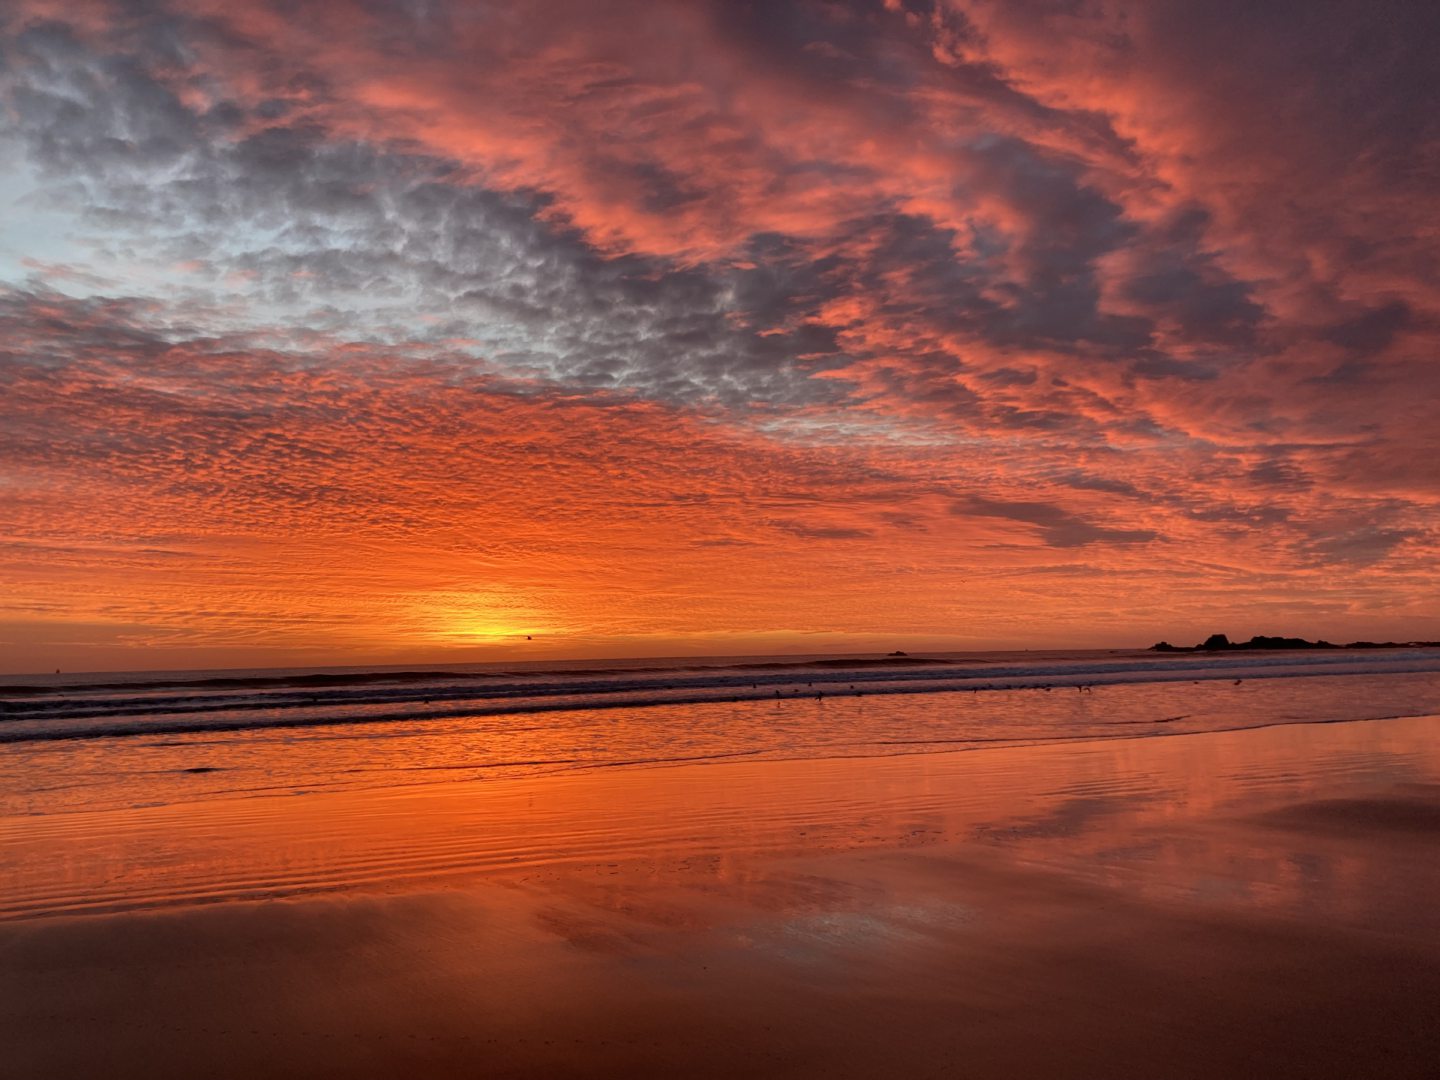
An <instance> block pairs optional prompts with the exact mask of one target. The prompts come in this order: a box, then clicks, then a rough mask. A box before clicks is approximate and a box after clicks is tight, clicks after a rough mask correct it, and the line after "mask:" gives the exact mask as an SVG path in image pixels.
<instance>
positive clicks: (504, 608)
mask: <svg viewBox="0 0 1440 1080" xmlns="http://www.w3.org/2000/svg"><path fill="white" fill-rule="evenodd" d="M415 614H416V621H417V623H419V627H420V632H421V635H422V636H424V637H425V638H427V639H428V640H431V641H435V642H438V643H444V644H448V645H474V644H494V645H499V644H511V643H515V642H524V641H529V640H532V639H533V638H535V637H538V636H539V635H541V634H545V635H547V636H553V634H554V632H555V626H554V623H553V620H552V619H551V618H550V616H549V615H548V614H547V613H546V612H545V611H544V610H543V609H542V608H541V607H540V605H538V604H536V603H534V602H533V601H532V599H531V598H530V597H528V596H524V595H520V594H515V593H510V592H507V591H504V590H499V589H486V590H484V591H475V592H445V593H429V594H426V595H425V596H424V597H421V598H419V600H418V602H417V604H416V612H415Z"/></svg>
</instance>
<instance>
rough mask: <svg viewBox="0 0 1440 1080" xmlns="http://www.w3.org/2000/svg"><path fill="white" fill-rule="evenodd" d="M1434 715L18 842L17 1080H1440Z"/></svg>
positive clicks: (174, 819) (570, 788)
mask: <svg viewBox="0 0 1440 1080" xmlns="http://www.w3.org/2000/svg"><path fill="white" fill-rule="evenodd" d="M1437 724H1440V720H1436V719H1427V718H1419V719H1407V720H1393V721H1383V722H1373V723H1361V724H1335V725H1328V726H1324V727H1316V726H1307V727H1294V728H1271V729H1266V730H1262V731H1250V732H1237V733H1230V734H1218V735H1200V736H1193V737H1185V738H1176V739H1164V740H1148V741H1145V742H1143V743H1141V742H1122V743H1094V744H1087V745H1084V746H1079V747H1076V746H1070V747H1030V748H1011V749H999V750H993V751H985V752H978V753H965V754H954V755H938V756H924V757H913V758H886V759H875V760H855V759H849V760H839V761H822V762H795V761H783V762H763V763H744V764H731V765H717V766H706V767H699V768H682V769H664V770H650V771H633V772H623V771H617V772H611V773H604V774H592V775H585V776H573V777H566V778H545V779H540V780H533V781H525V782H521V781H515V782H497V783H494V784H480V785H477V784H467V785H455V786H453V787H440V788H430V789H425V790H418V789H406V790H404V791H395V792H389V793H384V792H373V793H370V794H368V795H365V796H360V795H356V794H354V793H331V794H327V795H323V796H313V797H297V798H288V799H260V800H247V801H244V802H236V803H231V804H222V803H219V802H207V803H204V804H195V805H190V806H185V807H158V808H150V809H137V810H132V811H126V812H121V813H112V814H107V815H93V816H87V815H83V814H75V815H56V816H54V817H53V818H40V819H30V820H28V821H17V820H11V821H8V822H6V823H5V824H4V826H3V828H4V832H3V836H0V840H3V843H4V844H5V850H6V852H7V865H9V866H11V867H14V868H15V870H16V873H14V874H13V875H11V876H10V877H9V878H8V879H7V881H6V883H5V885H4V892H3V895H0V901H3V904H4V910H5V912H6V914H7V915H8V916H9V918H10V920H11V921H9V922H8V923H6V924H5V925H4V926H3V927H0V964H3V968H4V971H5V976H6V977H5V978H4V979H3V980H0V1015H5V1016H7V1017H8V1018H11V1019H13V1020H14V1021H16V1023H15V1024H14V1026H13V1028H12V1031H13V1032H14V1034H13V1035H10V1036H7V1042H8V1043H9V1044H10V1045H9V1047H8V1049H7V1053H6V1054H5V1055H4V1056H3V1060H0V1076H4V1077H16V1078H17V1080H18V1078H19V1077H22V1076H23V1077H27V1078H30V1077H51V1076H53V1077H61V1076H78V1075H92V1074H98V1073H99V1072H101V1071H105V1072H106V1073H107V1074H108V1075H122V1076H123V1075H134V1076H146V1077H168V1076H175V1077H181V1076H194V1075H214V1076H225V1077H230V1076H235V1077H240V1076H254V1075H267V1076H296V1077H300V1076H317V1075H326V1076H342V1077H350V1076H357V1077H372V1076H373V1077H381V1076H395V1075H414V1076H421V1077H427V1076H449V1075H456V1074H466V1075H468V1074H479V1073H484V1074H485V1075H513V1076H536V1077H540V1076H564V1075H601V1076H674V1075H691V1076H736V1075H777V1076H778V1075H784V1076H833V1075H840V1076H879V1075H907V1076H908V1075H969V1076H981V1077H984V1076H997V1077H998V1076H1016V1075H1037V1076H1041V1075H1043V1076H1087V1077H1088V1076H1095V1077H1100V1076H1106V1077H1114V1076H1194V1077H1202V1076H1203V1077H1213V1076H1225V1075H1233V1076H1239V1075H1267V1076H1337V1077H1339V1076H1354V1075H1361V1074H1367V1073H1368V1074H1373V1075H1386V1076H1422V1075H1427V1074H1428V1070H1429V1068H1430V1066H1431V1063H1432V1062H1433V1061H1434V1060H1435V1059H1436V1054H1437V1053H1440V1032H1437V1030H1436V1025H1434V1024H1433V1003H1434V1002H1435V1001H1436V1000H1440V918H1437V916H1436V914H1435V910H1434V905H1433V903H1432V898H1433V897H1434V896H1435V895H1437V890H1440V860H1437V859H1435V858H1434V855H1435V852H1436V850H1437V845H1436V841H1437V840H1440V747H1437V744H1436V740H1435V739H1434V734H1435V732H1436V730H1437ZM259 896H263V897H265V898H266V899H264V900H254V899H246V898H247V897H259ZM77 910H79V911H99V912H107V911H108V912H110V914H104V915H87V916H85V917H75V916H74V915H73V914H72V915H66V914H64V913H65V912H74V911H77ZM79 1031H83V1032H85V1033H86V1036H87V1038H86V1039H84V1040H81V1039H77V1038H75V1037H74V1033H75V1032H79ZM116 1061H119V1062H124V1063H128V1064H127V1065H126V1066H124V1067H126V1068H130V1070H131V1071H130V1072H129V1073H125V1072H124V1071H123V1068H122V1070H121V1071H120V1072H115V1071H114V1069H113V1067H112V1065H111V1064H109V1063H113V1062H116ZM102 1066H103V1068H102Z"/></svg>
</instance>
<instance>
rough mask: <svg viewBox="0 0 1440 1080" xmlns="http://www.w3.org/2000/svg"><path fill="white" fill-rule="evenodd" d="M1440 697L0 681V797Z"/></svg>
mask: <svg viewBox="0 0 1440 1080" xmlns="http://www.w3.org/2000/svg"><path fill="white" fill-rule="evenodd" d="M1435 712H1440V650H1436V649H1383V650H1380V649H1377V650H1353V651H1352V650H1347V651H1328V650H1327V651H1299V652H1229V653H1183V654H1173V653H1170V654H1164V653H1151V652H1138V651H1121V650H1105V651H1066V652H1004V653H1001V652H990V653H935V654H925V655H914V656H878V655H867V656H833V655H830V656H785V657H774V656H769V657H733V656H732V657H709V658H683V659H651V660H624V661H586V662H579V663H577V662H528V663H499V664H464V665H436V666H421V665H415V666H409V667H382V668H376V667H366V668H305V669H268V670H265V669H260V670H224V671H186V672H136V673H127V674H123V675H117V674H114V673H102V674H91V675H64V676H8V677H0V814H5V815H45V814H58V813H66V812H72V811H90V810H109V809H120V808H125V807H135V806H163V805H172V804H176V803H186V802H193V801H200V800H208V799H216V798H236V797H246V796H267V795H284V794H290V793H311V792H315V791H325V790H349V789H357V788H362V789H363V788H371V787H373V788H380V787H386V788H388V787H397V786H405V785H414V784H424V783H434V782H437V781H452V780H457V779H459V780H466V779H473V780H485V779H491V778H501V777H519V776H533V775H542V774H552V773H564V772H575V771H585V770H596V769H615V768H643V767H649V768H655V767H663V766H666V765H675V764H681V763H686V764H695V763H705V762H720V761H730V760H735V759H745V758H753V759H766V758H769V759H776V758H790V759H794V758H815V759H824V758H837V757H877V758H878V757H885V756H892V755H899V754H924V753H942V752H955V751H964V750H978V749H983V748H985V747H994V746H1006V745H1011V746H1013V745H1033V744H1044V743H1064V742H1070V741H1086V740H1100V739H1136V738H1161V737H1172V736H1177V735H1184V734H1191V733H1196V732H1208V731H1222V730H1231V729H1237V728H1250V727H1266V726H1272V725H1279V724H1301V723H1324V722H1335V721H1347V720H1378V719H1384V718H1390V717H1401V716H1417V715H1425V714H1431V713H1435Z"/></svg>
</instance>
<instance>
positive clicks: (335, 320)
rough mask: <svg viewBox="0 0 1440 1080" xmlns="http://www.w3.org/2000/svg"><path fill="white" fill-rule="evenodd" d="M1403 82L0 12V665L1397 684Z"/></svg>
mask: <svg viewBox="0 0 1440 1080" xmlns="http://www.w3.org/2000/svg"><path fill="white" fill-rule="evenodd" d="M1437 49H1440V6H1437V5H1435V4H1432V3H1402V2H1388V3H1387V2H1383V0H1382V2H1372V0H1365V2H1353V3H1336V2H1325V0H1303V2H1285V0H1273V2H1267V3H1265V4H1255V3H1252V2H1250V0H1243V2H1242V0H1216V2H1213V3H1205V4H1196V3H1193V2H1189V0H1145V2H1143V3H1142V2H1124V0H1004V2H992V0H874V2H859V0H857V2H849V3H823V2H819V0H812V2H800V0H771V2H753V3H751V2H741V0H626V2H619V0H587V2H585V3H576V2H554V0H525V2H521V0H514V2H506V0H487V2H479V0H468V2H459V0H314V2H307V3H306V4H303V5H294V4H293V3H290V2H289V0H223V2H222V0H183V2H181V0H7V2H6V3H5V4H4V5H3V7H0V669H3V670H8V671H37V670H50V669H52V668H57V667H58V668H63V669H65V670H106V669H123V668H134V669H157V668H167V667H205V666H220V665H227V666H259V665H277V666H278V665H300V664H322V663H324V664H354V663H381V662H384V663H412V662H420V661H423V660H431V661H446V662H457V661H470V660H473V661H484V660H510V659H526V658H531V659H545V658H550V657H567V656H576V657H579V656H662V655H687V654H697V653H698V654H745V653H763V652H782V653H785V652H788V653H816V652H863V651H878V650H884V651H888V650H889V649H892V648H902V649H911V650H914V649H988V648H997V649H998V648H1058V647H1086V646H1089V647H1126V646H1145V645H1148V644H1150V643H1151V642H1153V641H1155V640H1158V639H1160V638H1168V639H1170V640H1173V641H1176V642H1179V643H1192V642H1194V641H1198V640H1200V639H1202V638H1203V637H1205V636H1207V635H1208V634H1210V633H1213V632H1217V631H1221V632H1226V633H1229V635H1230V636H1231V637H1232V638H1243V637H1248V636H1249V635H1250V634H1254V633H1278V634H1286V635H1291V634H1296V635H1301V636H1307V637H1328V638H1330V639H1332V640H1342V641H1343V640H1352V639H1380V640H1388V639H1398V640H1412V639H1440V517H1437V505H1440V367H1437V346H1440V65H1436V64H1435V63H1434V56H1435V55H1436V52H1437Z"/></svg>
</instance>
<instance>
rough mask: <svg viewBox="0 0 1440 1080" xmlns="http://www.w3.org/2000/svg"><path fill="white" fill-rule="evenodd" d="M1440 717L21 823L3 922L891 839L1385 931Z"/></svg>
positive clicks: (4, 826) (1417, 884) (1432, 786)
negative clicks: (1410, 808) (1375, 807)
mask: <svg viewBox="0 0 1440 1080" xmlns="http://www.w3.org/2000/svg"><path fill="white" fill-rule="evenodd" d="M1437 725H1440V719H1437V718H1433V717H1432V718H1412V719H1399V720H1388V721H1374V722H1368V723H1349V724H1331V725H1304V726H1292V727H1277V728H1269V729H1264V730H1258V731H1246V732H1230V733H1220V734H1211V735H1196V736H1187V737H1182V738H1172V739H1150V740H1137V741H1108V742H1096V743H1087V744H1081V745H1070V746H1036V747H1010V748H997V749H993V750H985V751H978V752H969V753H957V754H938V755H920V756H912V757H891V758H878V759H876V758H870V759H855V758H850V759H836V760H824V761H764V762H740V763H731V764H718V765H716V764H711V765H705V766H692V767H679V768H663V769H643V770H634V769H631V770H626V769H621V770H609V771H600V772H595V773H588V774H576V775H570V776H552V777H541V778H531V779H524V780H502V781H493V782H486V783H475V782H468V783H457V784H443V785H430V786H425V787H410V788H397V789H388V790H387V789H378V790H370V791H333V792H325V793H317V794H313V795H300V796H291V797H286V798H246V799H234V800H211V801H207V802H202V803H193V804H188V805H173V806H159V807H137V808H131V809H127V810H121V811H107V812H103V813H72V814H57V815H50V816H44V817H12V818H7V819H3V820H0V845H3V850H4V852H5V863H6V865H7V868H8V873H7V875H6V877H5V882H4V885H3V887H0V888H3V891H0V913H3V914H4V915H6V916H9V917H17V916H18V917H25V916H28V915H35V914H52V913H62V912H77V911H105V910H127V909H134V908H144V907H151V906H169V905H173V904H176V903H181V904H184V903H194V902H206V901H214V900H223V899H236V898H253V897H273V896H286V895H296V894H304V893H313V892H324V891H331V890H356V889H382V890H385V891H395V890H407V889H412V888H418V887H420V886H422V885H428V884H430V883H435V882H437V881H438V882H450V883H454V882H462V881H465V880H466V879H468V878H472V877H474V876H475V875H489V876H495V875H499V876H501V877H503V878H506V879H509V880H518V879H523V878H527V877H529V878H535V877H538V876H545V875H550V876H552V877H553V876H555V875H557V874H563V873H572V872H575V873H578V872H582V871H583V872H584V873H588V874H592V875H595V876H597V877H604V876H617V877H623V878H624V879H625V880H626V881H628V882H631V883H636V882H644V881H647V880H648V881H652V882H656V883H661V882H671V883H676V882H678V883H689V884H694V885H697V886H699V885H703V884H704V882H705V881H707V880H709V881H718V882H724V883H726V884H727V886H729V887H741V888H742V889H743V885H744V881H745V880H747V879H748V880H753V881H754V882H756V883H757V884H756V886H755V888H756V889H758V890H761V891H762V892H763V891H764V890H765V889H773V884H765V882H766V881H767V880H768V879H767V872H766V871H765V869H764V866H765V862H766V860H768V859H771V858H773V857H777V856H807V855H816V854H823V853H827V852H837V851H849V850H855V849H874V850H875V851H877V852H884V851H907V852H934V853H941V852H943V853H945V854H947V856H948V855H956V854H958V855H960V856H963V857H969V856H972V855H973V856H977V857H986V858H988V857H991V856H995V855H998V856H1000V857H1001V858H1003V859H1004V860H1005V861H1007V862H1009V863H1018V864H1022V865H1027V866H1037V867H1046V868H1051V869H1063V870H1064V871H1065V872H1066V873H1067V874H1069V875H1072V876H1078V877H1079V878H1081V879H1083V880H1086V881H1090V882H1093V883H1096V884H1100V885H1105V886H1108V887H1115V888H1121V889H1124V890H1127V891H1129V892H1132V893H1135V894H1137V895H1143V896H1147V897H1151V898H1155V899H1167V900H1174V901H1177V902H1179V901H1184V902H1200V903H1207V904H1238V905H1243V906H1247V907H1261V908H1266V909H1272V910H1277V911H1287V910H1288V911H1294V912H1297V913H1301V912H1311V913H1314V912H1321V913H1324V914H1326V915H1328V916H1331V917H1335V918H1340V919H1343V920H1347V921H1354V922H1359V923H1365V924H1370V923H1377V924H1378V923H1380V922H1383V920H1384V918H1385V916H1386V913H1387V912H1388V911H1391V910H1392V909H1395V908H1398V907H1400V906H1404V905H1407V904H1409V903H1410V902H1411V901H1412V900H1414V899H1415V898H1414V897H1413V896H1411V895H1410V893H1412V892H1413V891H1414V890H1416V889H1422V888H1429V887H1432V886H1433V885H1434V884H1436V882H1435V881H1433V880H1432V879H1433V877H1434V874H1433V872H1432V873H1426V872H1421V873H1418V874H1416V873H1409V872H1408V870H1407V873H1406V874H1405V875H1404V876H1405V881H1404V882H1398V883H1397V884H1395V886H1394V887H1393V888H1392V887H1389V886H1388V885H1387V883H1386V881H1385V880H1383V879H1384V877H1385V871H1384V869H1383V865H1382V864H1384V865H1391V864H1394V863H1395V860H1396V859H1397V858H1399V859H1400V860H1401V861H1402V862H1406V860H1411V858H1412V847H1413V848H1414V849H1415V850H1414V852H1413V857H1414V859H1415V860H1419V859H1421V855H1420V854H1419V849H1420V847H1421V846H1422V845H1424V844H1425V843H1427V842H1429V840H1430V839H1431V835H1433V834H1427V832H1426V820H1427V819H1425V818H1424V814H1423V811H1422V812H1419V813H1420V814H1421V816H1420V818H1418V819H1416V818H1415V817H1414V815H1413V814H1412V815H1411V816H1410V817H1408V818H1407V817H1405V816H1404V814H1403V813H1402V815H1401V817H1400V818H1399V819H1396V818H1395V817H1394V815H1393V814H1392V815H1390V816H1388V817H1387V816H1386V815H1385V814H1384V813H1381V814H1380V816H1379V817H1378V818H1376V817H1375V816H1374V815H1373V814H1371V815H1370V816H1368V817H1367V811H1366V807H1369V806H1371V802H1372V801H1374V800H1382V801H1383V804H1384V805H1402V806H1405V805H1411V804H1424V803H1426V802H1427V801H1428V800H1432V799H1433V797H1434V795H1435V792H1436V791H1437V790H1440V787H1437V785H1440V744H1437V743H1436V741H1435V739H1434V734H1435V732H1436V729H1437ZM1337 799H1347V800H1351V804H1353V806H1355V807H1359V810H1358V811H1357V814H1358V817H1356V820H1355V821H1354V822H1348V819H1347V818H1346V817H1345V815H1343V814H1341V815H1339V816H1338V817H1337V816H1336V815H1335V814H1331V815H1330V816H1329V817H1328V818H1327V817H1326V816H1325V815H1324V813H1322V814H1321V815H1320V818H1319V819H1317V821H1310V820H1308V819H1305V818H1304V817H1303V811H1302V812H1301V813H1302V816H1301V817H1299V818H1297V817H1294V816H1293V813H1294V812H1293V808H1294V807H1295V806H1296V805H1300V804H1311V803H1316V802H1322V801H1327V800H1328V801H1333V800H1337ZM1367 800H1369V801H1367ZM1396 800H1399V803H1397V802H1396ZM1287 808H1291V809H1287ZM1322 810H1323V808H1322ZM1287 813H1290V814H1291V815H1292V816H1290V817H1288V818H1287V817H1285V814H1287ZM1277 815H1278V816H1277ZM1352 816H1354V815H1352ZM1347 822H1348V823H1347ZM1377 829H1378V830H1379V832H1378V833H1377V831H1376V830H1377ZM1376 835H1383V837H1384V839H1385V843H1384V844H1383V845H1378V846H1377V845H1376V844H1375V843H1374V842H1373V840H1374V838H1375V836H1376ZM1397 853H1398V855H1397ZM1387 860H1388V862H1387ZM1406 865H1407V866H1408V862H1407V863H1406ZM1409 869H1414V868H1413V867H1410V868H1409ZM757 899H758V900H760V901H765V898H764V897H762V896H759V894H758V893H757ZM771 899H772V900H773V898H771Z"/></svg>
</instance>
